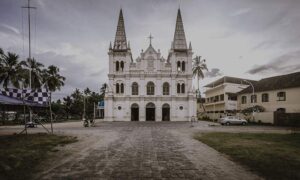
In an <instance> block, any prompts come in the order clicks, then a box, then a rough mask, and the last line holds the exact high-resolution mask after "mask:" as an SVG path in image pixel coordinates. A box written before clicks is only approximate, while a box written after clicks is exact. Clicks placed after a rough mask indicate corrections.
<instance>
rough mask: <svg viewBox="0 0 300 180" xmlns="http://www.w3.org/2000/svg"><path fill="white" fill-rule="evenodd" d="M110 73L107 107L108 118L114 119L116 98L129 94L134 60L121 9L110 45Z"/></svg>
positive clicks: (106, 99) (106, 98)
mask: <svg viewBox="0 0 300 180" xmlns="http://www.w3.org/2000/svg"><path fill="white" fill-rule="evenodd" d="M108 56H109V73H108V79H109V83H108V90H107V91H108V92H107V95H106V97H105V103H106V104H107V105H106V107H110V108H106V109H105V112H106V114H105V116H106V119H108V120H112V119H113V117H114V109H111V107H114V106H115V104H114V98H115V97H116V96H118V97H125V96H126V95H128V94H129V88H126V87H129V84H128V83H127V84H126V82H129V80H128V79H129V76H126V74H127V75H128V73H129V65H130V62H132V54H131V50H130V44H129V42H128V41H127V38H126V31H125V23H124V17H123V11H122V9H120V13H119V19H118V24H117V30H116V34H115V41H114V43H113V46H112V44H111V43H110V45H109V52H108Z"/></svg>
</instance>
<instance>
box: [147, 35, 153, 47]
mask: <svg viewBox="0 0 300 180" xmlns="http://www.w3.org/2000/svg"><path fill="white" fill-rule="evenodd" d="M148 38H149V40H150V46H151V45H152V39H154V37H153V36H152V35H151V33H150V36H149V37H148Z"/></svg>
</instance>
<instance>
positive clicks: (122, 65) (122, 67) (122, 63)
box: [120, 61, 124, 71]
mask: <svg viewBox="0 0 300 180" xmlns="http://www.w3.org/2000/svg"><path fill="white" fill-rule="evenodd" d="M120 66H121V71H123V70H124V62H123V61H121V63H120Z"/></svg>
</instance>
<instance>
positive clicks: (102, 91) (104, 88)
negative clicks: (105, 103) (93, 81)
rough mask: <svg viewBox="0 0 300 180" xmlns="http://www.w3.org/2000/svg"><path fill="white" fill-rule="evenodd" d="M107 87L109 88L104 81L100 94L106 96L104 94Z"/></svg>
mask: <svg viewBox="0 0 300 180" xmlns="http://www.w3.org/2000/svg"><path fill="white" fill-rule="evenodd" d="M106 88H107V84H106V83H103V84H102V87H101V88H100V95H101V96H102V97H104V95H105V91H106Z"/></svg>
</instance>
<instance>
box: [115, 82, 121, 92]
mask: <svg viewBox="0 0 300 180" xmlns="http://www.w3.org/2000/svg"><path fill="white" fill-rule="evenodd" d="M116 93H117V94H119V93H120V85H119V83H117V84H116Z"/></svg>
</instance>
